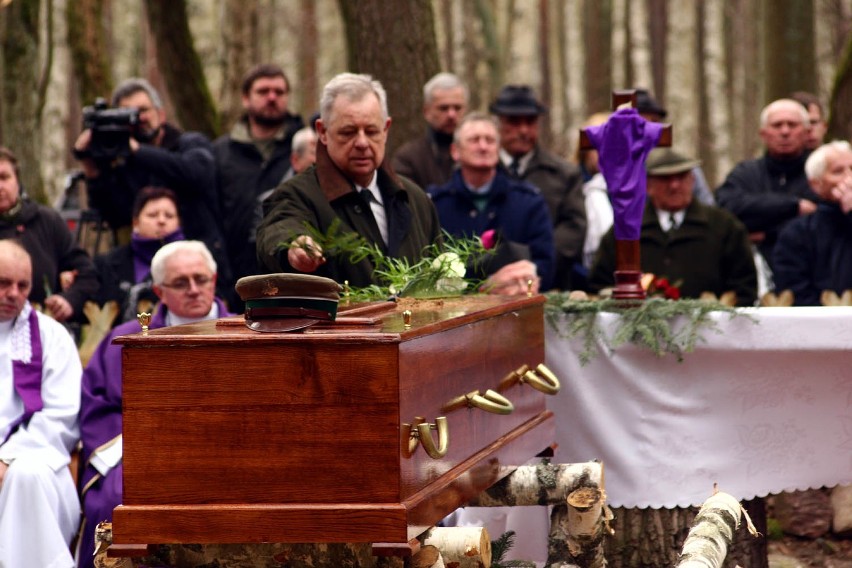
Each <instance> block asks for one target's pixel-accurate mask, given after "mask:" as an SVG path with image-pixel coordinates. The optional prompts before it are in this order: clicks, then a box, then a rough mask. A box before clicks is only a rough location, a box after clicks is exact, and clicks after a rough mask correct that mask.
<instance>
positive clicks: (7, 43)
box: [0, 0, 47, 203]
mask: <svg viewBox="0 0 852 568" xmlns="http://www.w3.org/2000/svg"><path fill="white" fill-rule="evenodd" d="M40 4H41V2H40V0H18V1H16V2H12V3H11V4H9V5H8V6H6V7H5V8H4V9H3V10H2V12H0V14H2V18H3V19H2V37H3V42H2V46H3V60H2V64H3V79H4V81H3V87H2V91H3V96H2V102H0V111H2V113H0V114H2V120H0V133H2V139H3V141H4V142H3V143H4V144H6V145H8V146H10V147H11V150H12V151H13V152H14V153H15V155H16V156H17V157H18V162H19V164H20V171H21V176H20V178H21V179H20V180H19V181H20V183H21V186H22V188H23V189H24V190H25V191H26V192H27V193H28V194H29V196H30V197H32V198H33V199H35V200H36V201H40V202H42V203H44V202H46V200H47V199H46V197H47V196H46V195H45V192H44V180H43V179H42V177H41V170H40V169H39V158H40V154H39V151H40V147H41V144H40V143H41V137H40V136H39V134H40V124H41V117H40V116H39V111H40V109H41V107H42V106H43V104H44V103H43V100H40V95H41V96H43V93H40V92H39V87H40V85H39V79H40V77H41V75H42V74H41V71H40V65H39V58H38V52H39V21H40V20H39V18H40Z"/></svg>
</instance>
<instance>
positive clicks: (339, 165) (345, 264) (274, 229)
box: [257, 73, 441, 287]
mask: <svg viewBox="0 0 852 568" xmlns="http://www.w3.org/2000/svg"><path fill="white" fill-rule="evenodd" d="M390 125H391V118H390V117H389V116H388V110H387V95H386V94H385V90H384V88H383V87H382V85H381V84H380V83H379V82H378V81H374V80H373V79H372V78H371V77H370V76H369V75H356V74H353V73H342V74H340V75H337V76H336V77H334V78H333V79H332V80H331V81H329V82H328V84H327V85H326V86H325V88H324V89H323V93H322V97H321V99H320V118H319V119H318V120H317V123H316V127H317V134H318V135H319V143H318V144H317V161H316V165H315V166H313V167H311V168H309V169H308V170H306V171H305V172H304V173H303V174H302V175H298V176H296V177H294V178H292V179H290V180H288V181H286V182H284V183H283V184H282V185H281V186H279V187H278V189H276V190H275V192H274V193H273V194H272V195H271V196H270V197H269V199H268V205H267V208H266V210H267V211H268V214H267V215H266V216H265V217H264V219H263V221H262V222H261V224H260V227H259V228H258V231H257V255H258V261H259V262H260V264H261V266H263V267H265V268H266V269H267V270H269V271H271V272H303V273H305V272H306V273H315V274H317V275H319V276H325V277H327V278H331V279H333V280H335V281H337V282H339V283H341V284H342V283H343V282H344V281H348V282H349V284H350V285H352V286H355V287H362V286H367V285H370V284H372V283H374V280H373V273H374V269H375V267H374V266H373V265H372V263H371V262H370V261H369V260H367V259H364V260H362V261H360V262H358V263H357V264H353V263H352V262H350V261H349V259H348V258H336V257H331V258H326V257H325V256H324V255H323V251H322V250H321V249H320V247H319V246H318V245H317V244H316V243H315V242H314V241H313V239H311V238H310V236H308V235H306V234H305V223H307V224H309V225H311V226H312V227H313V228H315V229H317V230H319V231H321V232H323V233H327V232H328V229H329V227H330V226H331V224H332V223H333V222H335V221H337V222H339V223H341V230H343V231H348V232H354V233H357V234H359V235H361V236H362V237H364V238H365V239H367V241H369V242H370V243H372V244H375V245H376V246H378V247H379V248H380V249H381V251H382V252H383V253H384V254H385V255H388V256H392V257H397V258H400V257H401V258H406V259H408V260H409V261H411V262H412V263H414V262H417V260H419V259H420V256H421V254H422V251H423V249H424V247H426V246H428V245H430V244H432V243H433V242H435V241H436V240H437V239H439V238H440V231H441V229H440V224H439V222H438V215H437V213H436V211H435V207H434V206H433V205H432V202H431V201H430V200H429V197H428V196H427V195H426V193H425V192H424V191H423V190H421V189H420V188H419V187H417V186H416V185H415V184H413V183H412V182H411V181H409V180H407V179H404V178H397V177H396V176H394V175H393V173H392V172H390V171H388V170H387V169H385V168H384V167H383V162H384V159H385V147H386V143H387V137H388V131H389V129H390ZM288 244H291V245H295V246H288Z"/></svg>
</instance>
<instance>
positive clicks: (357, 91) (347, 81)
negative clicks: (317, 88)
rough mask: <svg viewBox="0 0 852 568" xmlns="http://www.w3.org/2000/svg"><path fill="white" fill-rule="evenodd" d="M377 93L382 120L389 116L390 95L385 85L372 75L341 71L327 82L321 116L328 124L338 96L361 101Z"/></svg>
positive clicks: (323, 91) (321, 98)
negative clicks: (386, 91)
mask: <svg viewBox="0 0 852 568" xmlns="http://www.w3.org/2000/svg"><path fill="white" fill-rule="evenodd" d="M370 94H372V95H375V96H376V98H378V99H379V106H381V108H382V120H383V121H384V120H387V118H388V96H387V93H385V89H384V87H382V84H381V83H379V82H378V81H376V80H374V79H373V78H372V77H371V76H370V75H358V74H355V73H340V74H339V75H336V76H334V77H333V78H332V79H331V81H329V82H328V83H326V85H325V87H323V90H322V96H321V97H320V117H321V118H322V121H323V124H325V125H326V126H328V121H329V119H330V118H331V107H332V106H334V101H335V100H337V97H340V96H344V97H346V99H347V100H349V101H352V102H355V101H360V100H361V99H363V98H364V97H366V96H367V95H370Z"/></svg>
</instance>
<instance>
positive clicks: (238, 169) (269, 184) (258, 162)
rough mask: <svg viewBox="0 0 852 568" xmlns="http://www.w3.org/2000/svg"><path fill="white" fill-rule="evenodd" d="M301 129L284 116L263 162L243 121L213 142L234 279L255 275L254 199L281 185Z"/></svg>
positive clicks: (300, 123) (299, 123) (297, 119)
mask: <svg viewBox="0 0 852 568" xmlns="http://www.w3.org/2000/svg"><path fill="white" fill-rule="evenodd" d="M303 127H304V122H303V121H302V118H301V117H300V116H296V115H292V114H290V115H288V117H287V121H286V122H285V124H284V128H283V132H284V134H283V136H282V137H280V138H279V139H277V140H275V142H274V146H273V150H272V155H271V156H270V157H269V159H264V157H263V156H262V155H261V153H260V152H259V151H258V149H257V147H256V146H255V145H254V143H253V142H252V141H251V140H249V139H248V138H247V137H246V136H245V135H242V133H243V132H246V131H247V125H246V122H245V119H244V120H243V121H241V124H238V125H236V126H235V127H234V129H233V130H232V131H231V133H230V134H227V135H224V136H220V137H219V138H217V139H216V141H215V142H213V154H214V156H215V158H216V172H217V179H218V185H219V192H218V193H219V208H220V210H221V211H223V212H224V213H225V215H223V219H222V221H223V231H224V237H225V246H226V249H227V252H228V259H229V261H230V263H231V270H232V271H233V273H234V279H235V280H236V279H238V278H241V277H242V276H248V275H251V274H257V273H258V271H259V268H258V265H257V255H256V254H255V228H256V223H255V215H256V210H257V206H258V197H259V196H260V195H261V194H262V193H264V192H265V191H268V190H271V189H273V188H275V187H277V186H278V184H279V183H281V180H282V178H283V177H284V174H285V173H287V170H288V169H289V168H290V153H291V150H292V143H293V135H294V134H295V133H296V132H297V131H298V130H299V129H300V128H303Z"/></svg>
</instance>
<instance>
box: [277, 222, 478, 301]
mask: <svg viewBox="0 0 852 568" xmlns="http://www.w3.org/2000/svg"><path fill="white" fill-rule="evenodd" d="M304 234H306V235H307V236H309V237H311V239H313V241H314V242H315V243H316V244H317V245H318V246H319V247H320V248H321V249H322V251H323V255H325V256H326V257H342V258H346V259H347V260H348V261H349V262H352V263H353V264H355V263H358V262H361V261H362V260H364V259H367V260H369V261H370V262H371V263H372V265H373V266H374V267H375V271H374V275H375V280H376V281H377V283H376V284H372V285H370V286H367V287H364V288H351V289H349V290H348V294H349V299H350V300H351V301H353V302H359V301H371V300H379V299H387V298H389V297H391V296H400V297H414V298H444V297H450V296H459V295H461V294H463V293H465V292H476V291H478V290H479V287H480V286H481V284H482V282H481V281H477V280H475V279H470V278H465V276H466V275H467V272H468V269H469V268H472V267H476V266H477V265H478V264H479V263H480V262H481V261H482V259H483V258H485V256H486V255H488V254H491V251H490V250H489V249H487V248H486V246H485V245H484V244H483V240H482V238H480V237H473V238H458V237H453V236H452V235H450V234H449V233H446V232H444V234H443V238H442V239H441V240H440V242H437V243H433V244H431V245H429V246H427V247H426V248H425V249H423V252H422V254H421V257H420V260H419V261H417V262H415V263H412V262H410V261H409V260H408V259H405V258H392V257H389V256H386V255H385V254H384V253H383V252H382V250H381V249H380V248H379V247H378V246H377V245H375V244H372V243H369V242H368V241H367V240H366V239H364V238H363V237H362V236H360V235H358V234H357V233H353V232H351V231H345V230H341V223H340V220H337V219H336V220H335V221H334V222H332V224H331V225H330V226H329V229H328V231H327V232H326V233H322V232H320V231H319V230H317V229H316V228H315V227H313V226H311V225H310V224H306V225H305V232H304ZM286 246H288V247H300V246H303V245H300V244H297V243H295V242H293V243H290V244H288V245H286Z"/></svg>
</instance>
